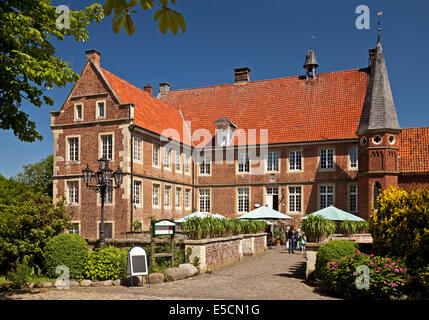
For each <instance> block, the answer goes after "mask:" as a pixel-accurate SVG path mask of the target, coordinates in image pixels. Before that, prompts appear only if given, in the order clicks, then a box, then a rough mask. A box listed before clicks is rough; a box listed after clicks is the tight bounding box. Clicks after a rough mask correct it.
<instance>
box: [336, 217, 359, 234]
mask: <svg viewBox="0 0 429 320" xmlns="http://www.w3.org/2000/svg"><path fill="white" fill-rule="evenodd" d="M340 231H341V233H343V234H347V235H350V234H355V233H356V231H357V222H356V221H350V220H345V221H343V222H341V224H340Z"/></svg>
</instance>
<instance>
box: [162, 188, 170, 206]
mask: <svg viewBox="0 0 429 320" xmlns="http://www.w3.org/2000/svg"><path fill="white" fill-rule="evenodd" d="M164 207H167V208H169V207H171V186H164Z"/></svg>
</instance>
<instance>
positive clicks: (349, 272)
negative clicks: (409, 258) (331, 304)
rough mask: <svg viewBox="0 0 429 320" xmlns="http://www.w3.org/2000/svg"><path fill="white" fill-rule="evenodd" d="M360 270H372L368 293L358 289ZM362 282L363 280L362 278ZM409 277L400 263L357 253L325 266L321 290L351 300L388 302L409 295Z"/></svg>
mask: <svg viewBox="0 0 429 320" xmlns="http://www.w3.org/2000/svg"><path fill="white" fill-rule="evenodd" d="M359 266H366V267H368V269H369V289H368V290H367V289H358V287H357V285H356V279H357V278H358V277H359V276H363V273H360V274H358V273H356V270H357V268H358V267H359ZM361 278H362V277H361ZM411 281H412V279H410V273H409V271H408V269H407V267H406V265H405V263H404V262H403V261H401V260H397V259H393V258H385V257H379V256H375V255H367V254H364V253H362V252H360V251H359V250H357V251H356V252H355V253H353V254H352V255H349V256H346V257H343V258H340V259H336V260H332V261H329V262H327V263H326V266H325V272H323V277H322V279H321V288H322V290H324V291H326V292H327V293H330V294H332V295H334V296H340V297H345V298H350V299H362V298H366V299H389V298H391V297H401V296H403V295H405V294H406V293H407V292H408V291H409V285H410V283H411Z"/></svg>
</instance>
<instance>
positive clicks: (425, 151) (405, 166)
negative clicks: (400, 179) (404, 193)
mask: <svg viewBox="0 0 429 320" xmlns="http://www.w3.org/2000/svg"><path fill="white" fill-rule="evenodd" d="M400 140H401V141H400V143H401V147H400V150H399V154H400V156H401V159H400V162H399V166H400V171H401V172H403V173H428V172H429V127H426V128H407V129H402V132H401V135H400Z"/></svg>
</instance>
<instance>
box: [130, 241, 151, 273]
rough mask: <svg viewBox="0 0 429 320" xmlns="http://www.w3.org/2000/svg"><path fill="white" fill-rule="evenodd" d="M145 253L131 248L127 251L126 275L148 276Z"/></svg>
mask: <svg viewBox="0 0 429 320" xmlns="http://www.w3.org/2000/svg"><path fill="white" fill-rule="evenodd" d="M148 271H149V270H148V265H147V255H146V251H144V249H143V248H140V247H133V248H131V249H130V251H128V266H127V273H129V274H130V275H131V276H142V275H148Z"/></svg>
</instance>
